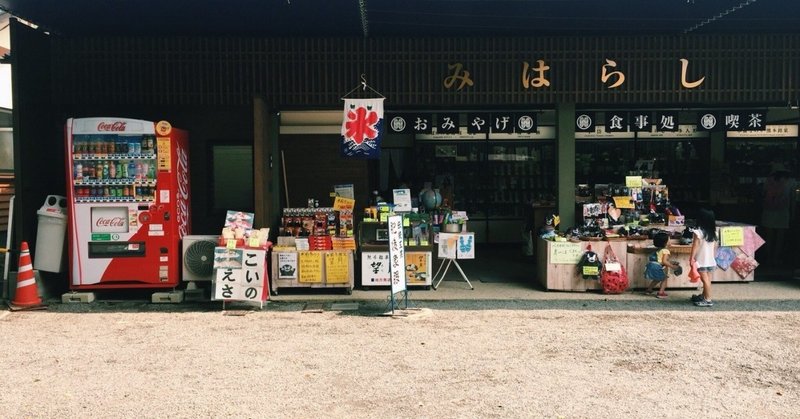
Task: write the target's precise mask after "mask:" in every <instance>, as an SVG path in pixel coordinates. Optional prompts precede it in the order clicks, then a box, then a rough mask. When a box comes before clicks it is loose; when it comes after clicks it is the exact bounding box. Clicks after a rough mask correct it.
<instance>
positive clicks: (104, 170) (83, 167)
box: [72, 160, 156, 181]
mask: <svg viewBox="0 0 800 419" xmlns="http://www.w3.org/2000/svg"><path fill="white" fill-rule="evenodd" d="M72 169H73V171H72V173H73V179H74V180H77V181H84V180H111V179H136V180H154V179H155V178H156V168H155V164H153V163H149V162H146V161H145V162H134V161H130V162H128V161H126V160H121V161H109V160H106V161H103V160H98V161H97V162H84V163H75V164H74V166H73V168H72Z"/></svg>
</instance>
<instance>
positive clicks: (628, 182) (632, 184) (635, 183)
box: [625, 176, 642, 188]
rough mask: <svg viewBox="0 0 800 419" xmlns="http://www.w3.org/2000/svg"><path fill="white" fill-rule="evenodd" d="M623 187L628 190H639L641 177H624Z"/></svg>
mask: <svg viewBox="0 0 800 419" xmlns="http://www.w3.org/2000/svg"><path fill="white" fill-rule="evenodd" d="M625 186H627V187H629V188H641V187H642V177H641V176H625Z"/></svg>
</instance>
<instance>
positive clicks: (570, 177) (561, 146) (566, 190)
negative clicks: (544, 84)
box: [556, 103, 575, 231]
mask: <svg viewBox="0 0 800 419" xmlns="http://www.w3.org/2000/svg"><path fill="white" fill-rule="evenodd" d="M556 114H557V118H558V119H557V121H558V122H557V126H556V131H557V133H558V136H557V137H556V141H557V143H556V156H557V157H556V159H557V165H556V171H557V179H558V185H557V187H558V197H557V201H556V202H557V211H558V215H559V216H560V217H561V224H560V226H559V230H561V231H564V230H565V229H567V228H569V227H571V226H574V225H575V104H574V103H560V104H558V106H556Z"/></svg>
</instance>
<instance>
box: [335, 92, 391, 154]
mask: <svg viewBox="0 0 800 419" xmlns="http://www.w3.org/2000/svg"><path fill="white" fill-rule="evenodd" d="M383 100H384V99H383V98H378V99H345V100H344V121H343V122H342V156H343V157H356V158H364V159H379V158H380V155H381V139H382V138H383Z"/></svg>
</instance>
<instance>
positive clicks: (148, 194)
mask: <svg viewBox="0 0 800 419" xmlns="http://www.w3.org/2000/svg"><path fill="white" fill-rule="evenodd" d="M155 190H156V188H155V187H153V186H129V185H125V186H78V187H76V188H75V196H76V197H77V198H117V199H136V200H152V199H153V198H154V197H155Z"/></svg>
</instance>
